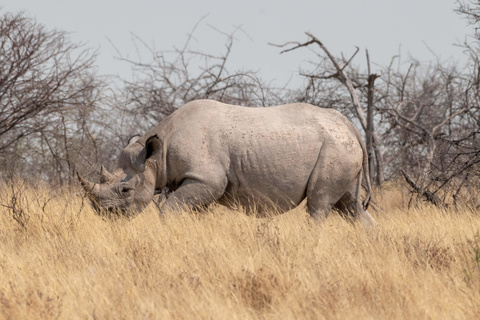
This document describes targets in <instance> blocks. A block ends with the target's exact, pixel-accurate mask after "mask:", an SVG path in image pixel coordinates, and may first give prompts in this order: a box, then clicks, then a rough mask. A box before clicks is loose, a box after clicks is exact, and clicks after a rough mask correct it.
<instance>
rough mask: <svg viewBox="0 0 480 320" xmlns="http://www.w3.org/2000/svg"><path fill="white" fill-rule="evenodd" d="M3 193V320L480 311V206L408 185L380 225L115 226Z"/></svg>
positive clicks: (43, 199) (69, 199)
mask: <svg viewBox="0 0 480 320" xmlns="http://www.w3.org/2000/svg"><path fill="white" fill-rule="evenodd" d="M387 189H388V187H387ZM0 197H1V199H0V204H1V206H0V274H1V277H0V318H1V319H52V318H62V319H76V318H87V319H91V318H97V319H141V318H147V319H149V318H153V319H193V318H195V319H251V318H253V319H280V318H281V319H302V318H305V319H368V318H371V319H394V318H402V319H405V318H409V319H420V318H423V319H429V318H435V319H478V318H480V305H479V304H478V301H480V233H479V232H480V215H479V212H478V211H476V212H475V211H471V210H466V209H465V210H457V211H454V210H451V211H441V210H440V209H436V208H433V207H421V208H416V209H409V210H408V209H406V208H405V207H404V206H403V203H405V200H406V199H405V198H406V196H405V195H404V194H403V195H402V194H401V193H400V192H399V191H395V190H392V191H384V193H383V196H382V198H383V200H379V205H380V206H383V212H382V213H379V212H377V213H376V215H375V216H376V219H377V221H378V222H379V226H378V228H376V229H375V230H373V231H365V230H363V229H362V228H361V227H359V226H356V225H351V224H349V223H348V222H345V221H344V220H342V219H341V218H340V217H338V216H337V215H335V214H332V215H331V216H330V217H329V218H328V220H327V221H326V222H325V223H323V224H322V225H318V224H316V223H314V222H313V221H312V220H311V219H309V217H308V216H307V215H306V213H305V211H304V210H302V209H298V210H295V211H293V212H290V213H287V214H285V215H281V216H276V217H272V218H263V219H260V218H254V217H249V216H246V215H244V214H242V213H240V212H234V211H229V210H227V209H225V208H221V207H218V208H214V209H212V211H211V212H208V213H205V214H193V213H186V214H182V215H180V216H169V217H167V218H165V219H159V217H158V215H157V213H156V209H155V207H154V206H153V205H151V206H150V207H148V210H147V211H146V212H144V213H143V214H141V215H139V216H138V217H136V218H135V219H132V220H130V221H127V220H117V221H104V220H102V219H101V218H99V217H98V216H96V215H94V213H93V212H92V209H91V208H90V206H89V204H88V203H87V202H86V200H85V201H84V200H83V199H82V196H80V195H79V194H77V193H75V192H72V191H68V190H65V191H62V192H60V191H58V190H51V189H49V188H45V187H41V186H38V187H37V188H32V187H30V186H27V185H25V184H23V183H20V182H17V183H16V184H15V185H14V186H13V188H12V186H10V187H8V186H4V187H2V190H1V191H0ZM378 198H380V197H379V196H377V199H378Z"/></svg>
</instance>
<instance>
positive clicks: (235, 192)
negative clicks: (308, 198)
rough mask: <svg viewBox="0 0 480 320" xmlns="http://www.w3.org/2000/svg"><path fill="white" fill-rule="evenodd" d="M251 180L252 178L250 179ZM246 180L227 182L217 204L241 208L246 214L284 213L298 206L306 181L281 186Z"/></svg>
mask: <svg viewBox="0 0 480 320" xmlns="http://www.w3.org/2000/svg"><path fill="white" fill-rule="evenodd" d="M252 178H253V177H252ZM258 178H259V176H258V175H257V176H255V178H254V179H248V177H245V176H244V177H241V178H240V179H239V180H240V181H238V180H236V181H235V179H233V181H229V183H228V185H227V188H226V190H225V194H224V195H223V197H222V198H221V199H219V202H220V203H221V204H224V205H227V206H229V207H234V208H237V207H241V208H243V209H245V210H246V211H247V212H250V213H251V212H255V213H260V214H262V213H267V212H273V213H284V212H286V211H288V210H291V209H293V208H295V207H296V206H298V205H299V204H300V203H301V202H302V201H303V200H304V199H305V195H306V186H307V182H308V179H304V180H305V181H297V183H295V184H283V183H281V182H280V181H276V180H278V179H275V177H273V178H272V177H271V178H270V179H258Z"/></svg>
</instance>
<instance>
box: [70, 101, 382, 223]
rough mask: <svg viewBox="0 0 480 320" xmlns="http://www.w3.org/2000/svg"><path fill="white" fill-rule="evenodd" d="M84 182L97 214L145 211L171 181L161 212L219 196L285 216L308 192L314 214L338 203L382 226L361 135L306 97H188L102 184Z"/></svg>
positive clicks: (104, 176) (319, 214) (325, 212)
mask: <svg viewBox="0 0 480 320" xmlns="http://www.w3.org/2000/svg"><path fill="white" fill-rule="evenodd" d="M362 171H363V175H364V178H365V181H366V186H367V195H366V197H365V200H364V201H363V204H362V203H360V201H359V196H358V194H359V189H360V185H361V181H362ZM79 179H80V181H81V183H82V185H83V187H84V188H85V190H86V192H87V195H88V196H89V198H90V199H91V200H92V202H93V204H94V206H95V208H96V209H97V211H102V210H105V211H110V212H112V211H113V212H115V213H118V214H128V215H131V214H134V213H137V212H140V211H142V210H143V208H144V207H145V206H147V205H148V204H149V202H150V201H151V200H152V199H153V197H154V194H155V191H158V190H162V189H163V188H165V187H168V188H169V189H170V190H172V191H173V192H172V194H171V196H170V197H168V199H167V200H166V201H165V202H164V203H163V206H162V207H161V208H160V209H161V212H167V211H175V210H178V209H179V207H183V206H186V207H190V208H200V207H204V206H206V205H208V204H210V203H212V202H217V203H220V204H224V205H230V206H231V205H234V206H237V207H238V206H241V207H243V208H244V209H245V210H246V211H247V212H249V211H252V209H254V210H255V211H256V212H258V213H261V212H265V211H269V210H270V211H271V209H273V208H274V209H275V210H273V211H275V212H277V213H281V212H285V211H287V210H290V209H292V208H294V207H296V206H298V205H299V204H300V203H301V202H302V201H303V200H304V199H305V198H306V199H307V201H306V203H307V211H308V213H309V214H310V215H311V216H312V217H314V218H317V219H319V218H323V217H326V216H327V215H328V213H329V211H330V210H331V209H332V208H333V207H336V208H337V209H339V211H340V212H341V213H343V214H345V215H346V216H349V217H353V218H359V219H360V221H362V223H364V224H366V225H371V224H375V221H374V219H373V218H372V217H371V216H370V214H369V213H368V211H367V210H366V209H367V206H368V202H369V199H370V189H371V188H370V181H369V178H368V167H367V154H366V151H365V145H364V143H363V141H362V139H361V136H360V134H359V132H358V131H357V130H356V129H355V127H354V126H353V124H352V123H351V122H350V121H348V119H347V118H345V117H344V116H343V115H342V114H340V113H339V112H337V111H335V110H332V109H323V108H319V107H316V106H313V105H309V104H305V103H294V104H288V105H281V106H275V107H266V108H245V107H239V106H233V105H228V104H224V103H220V102H217V101H212V100H197V101H193V102H189V103H187V104H185V105H184V106H182V107H180V108H178V109H177V110H176V111H175V112H173V113H172V114H171V115H169V116H168V117H166V118H165V119H164V120H163V121H162V122H160V123H159V124H158V125H156V126H155V127H153V128H152V129H151V130H150V131H148V132H147V133H146V134H144V135H143V136H141V137H137V138H135V139H132V141H130V143H129V144H128V146H127V147H126V148H125V149H124V150H123V151H122V153H121V154H120V156H119V159H118V169H117V170H116V171H115V172H114V173H108V172H107V171H106V170H105V168H103V166H102V174H101V179H100V183H99V184H95V183H92V182H89V181H87V180H85V179H83V178H82V177H81V176H80V175H79Z"/></svg>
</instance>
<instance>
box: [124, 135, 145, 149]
mask: <svg viewBox="0 0 480 320" xmlns="http://www.w3.org/2000/svg"><path fill="white" fill-rule="evenodd" d="M141 137H142V136H141V135H139V134H138V133H137V134H136V135H133V136H131V137H130V139H128V143H127V147H128V146H130V145H132V144H134V143H135V142H137V140H138V139H140V138H141Z"/></svg>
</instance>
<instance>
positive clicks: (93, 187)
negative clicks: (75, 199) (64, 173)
mask: <svg viewBox="0 0 480 320" xmlns="http://www.w3.org/2000/svg"><path fill="white" fill-rule="evenodd" d="M77 177H78V180H79V181H80V184H81V185H82V187H83V189H85V192H86V193H87V195H90V196H96V195H97V194H98V191H99V188H100V187H99V186H98V185H97V184H96V183H93V182H90V181H88V180H87V179H84V178H83V177H82V176H81V175H80V173H78V172H77Z"/></svg>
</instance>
